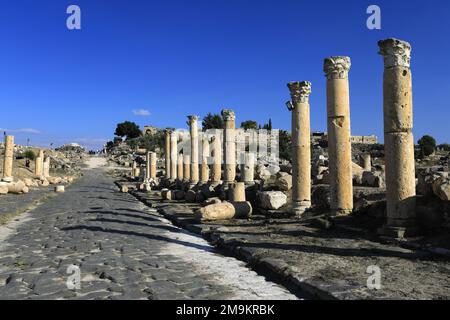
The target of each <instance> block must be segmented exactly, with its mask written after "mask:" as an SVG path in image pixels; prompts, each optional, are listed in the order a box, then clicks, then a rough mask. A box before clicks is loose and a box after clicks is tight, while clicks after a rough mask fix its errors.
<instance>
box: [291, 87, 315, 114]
mask: <svg viewBox="0 0 450 320" xmlns="http://www.w3.org/2000/svg"><path fill="white" fill-rule="evenodd" d="M287 86H288V88H289V91H290V92H291V98H292V102H293V103H294V104H295V103H300V102H302V103H307V102H308V101H309V95H310V94H311V82H309V81H297V82H289V83H288V84H287ZM287 107H288V109H289V111H292V110H293V109H294V106H293V105H292V103H288V104H287Z"/></svg>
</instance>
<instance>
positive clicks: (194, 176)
mask: <svg viewBox="0 0 450 320" xmlns="http://www.w3.org/2000/svg"><path fill="white" fill-rule="evenodd" d="M188 119H189V129H190V135H191V169H190V170H191V173H190V182H191V185H196V184H197V183H198V181H199V172H198V123H197V121H198V116H195V115H194V116H188Z"/></svg>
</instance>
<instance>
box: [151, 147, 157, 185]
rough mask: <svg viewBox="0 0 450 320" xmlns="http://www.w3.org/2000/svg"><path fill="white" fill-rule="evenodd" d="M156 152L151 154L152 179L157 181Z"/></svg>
mask: <svg viewBox="0 0 450 320" xmlns="http://www.w3.org/2000/svg"><path fill="white" fill-rule="evenodd" d="M156 162H157V158H156V152H150V179H153V180H156V167H157V165H156Z"/></svg>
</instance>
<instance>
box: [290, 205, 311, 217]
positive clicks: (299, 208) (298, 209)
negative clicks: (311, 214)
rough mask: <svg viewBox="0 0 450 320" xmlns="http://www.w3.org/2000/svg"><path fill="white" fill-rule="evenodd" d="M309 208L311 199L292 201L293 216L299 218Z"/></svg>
mask: <svg viewBox="0 0 450 320" xmlns="http://www.w3.org/2000/svg"><path fill="white" fill-rule="evenodd" d="M309 208H311V201H299V202H293V203H292V214H294V216H295V217H297V218H301V217H302V216H303V214H304V213H305V212H306V210H308V209H309Z"/></svg>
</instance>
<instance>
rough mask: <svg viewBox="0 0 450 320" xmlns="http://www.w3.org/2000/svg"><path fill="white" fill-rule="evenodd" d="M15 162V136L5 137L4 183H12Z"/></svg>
mask: <svg viewBox="0 0 450 320" xmlns="http://www.w3.org/2000/svg"><path fill="white" fill-rule="evenodd" d="M13 160H14V136H6V137H5V157H4V159H3V181H5V182H12V181H13V176H12V170H13Z"/></svg>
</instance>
